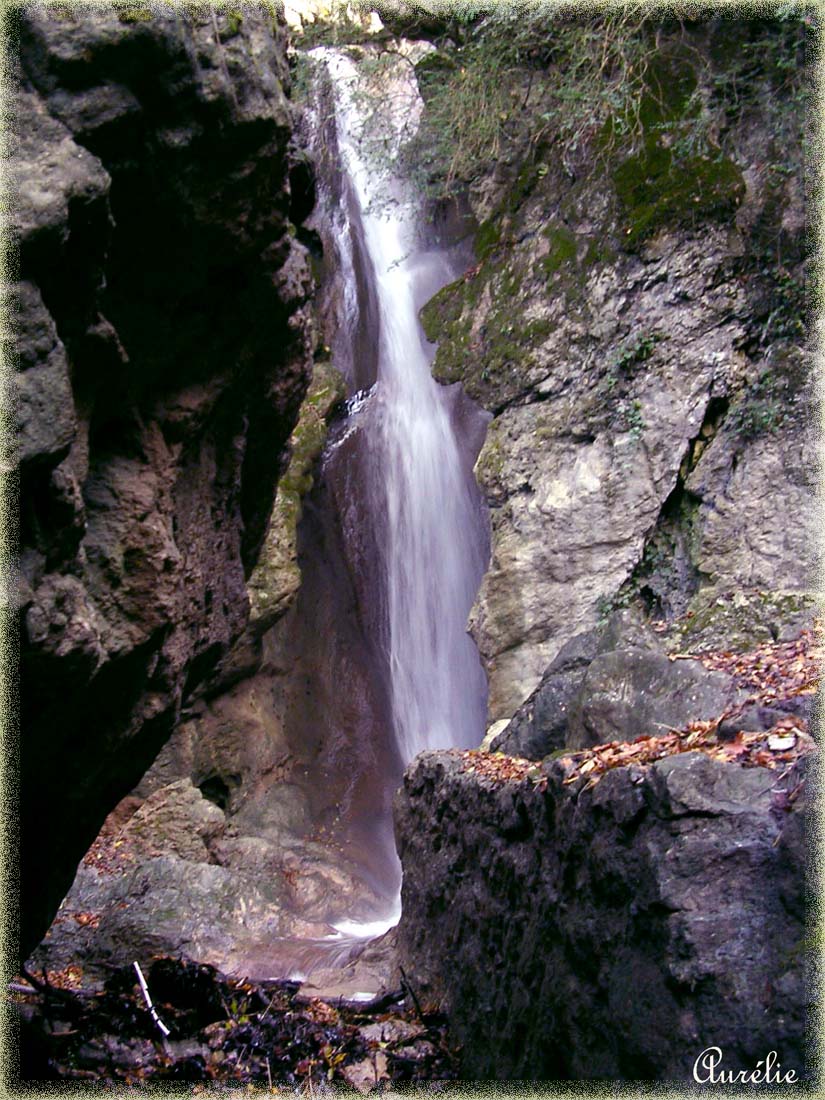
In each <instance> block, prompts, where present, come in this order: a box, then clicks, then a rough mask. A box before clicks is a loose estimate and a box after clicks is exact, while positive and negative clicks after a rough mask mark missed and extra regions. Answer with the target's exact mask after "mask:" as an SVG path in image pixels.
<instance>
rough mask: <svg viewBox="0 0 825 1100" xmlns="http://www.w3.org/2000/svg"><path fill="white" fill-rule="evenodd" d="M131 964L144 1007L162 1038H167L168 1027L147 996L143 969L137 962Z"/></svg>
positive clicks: (147, 989)
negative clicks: (138, 984)
mask: <svg viewBox="0 0 825 1100" xmlns="http://www.w3.org/2000/svg"><path fill="white" fill-rule="evenodd" d="M132 966H134V968H135V973H136V974H137V977H138V982H139V983H140V991H141V993H142V994H143V999H144V1001H146V1007H147V1008H148V1009H149V1015H150V1016H151V1017H152V1019H153V1020H154V1021H155V1023H156V1024H157V1028H158V1031H159V1032H160V1033H161V1035H162V1036H163V1037H164V1039H167V1038H168V1037H169V1034H170V1032H169V1028H168V1027H167V1026H166V1024H165V1023H164V1022H163V1020H161V1018H160V1016H158V1013H157V1009H156V1008H155V1006H154V1005H153V1004H152V998H151V997H150V996H149V987H148V986H147V984H146V979H145V978H144V976H143V971H142V970H141V969H140V965H139V963H136V962H135V963H132Z"/></svg>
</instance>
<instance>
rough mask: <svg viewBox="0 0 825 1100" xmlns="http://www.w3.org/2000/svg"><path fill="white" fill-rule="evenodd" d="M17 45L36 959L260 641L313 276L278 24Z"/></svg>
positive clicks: (29, 931) (27, 764)
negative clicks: (261, 563) (274, 514)
mask: <svg viewBox="0 0 825 1100" xmlns="http://www.w3.org/2000/svg"><path fill="white" fill-rule="evenodd" d="M144 16H145V17H144ZM15 26H16V30H17V31H18V32H19V35H18V38H17V42H16V51H15V54H14V56H13V57H12V59H11V63H12V65H13V66H14V68H15V72H16V73H17V75H19V77H20V85H19V89H18V95H17V99H16V104H15V117H14V125H13V127H12V132H11V134H10V152H11V154H12V157H11V180H12V185H13V189H14V204H13V209H12V217H11V228H10V234H11V238H12V242H13V244H14V245H15V246H17V248H18V255H19V280H20V281H19V284H18V286H17V288H16V291H15V293H14V294H13V295H12V296H11V306H12V319H13V328H14V337H15V342H16V347H15V351H16V364H15V365H16V367H17V374H16V382H17V415H18V427H19V455H20V459H21V523H20V541H21V556H20V561H21V570H22V574H23V576H22V579H21V584H20V590H19V599H18V602H19V604H20V610H21V618H22V627H23V630H22V638H21V724H22V729H23V736H22V737H21V797H20V805H21V808H22V809H21V834H22V857H21V859H22V894H21V920H22V927H21V938H22V941H23V942H22V948H23V954H24V955H25V954H26V953H27V952H28V951H29V950H30V949H31V948H32V947H33V946H34V944H35V943H36V942H37V940H38V939H39V938H40V937H41V936H42V934H43V932H44V931H45V929H46V927H47V925H48V922H49V920H50V918H51V917H52V915H53V914H54V912H55V910H56V908H57V905H58V903H59V901H60V899H61V897H63V895H64V894H65V893H66V891H67V889H68V887H69V885H70V883H71V880H72V876H73V874H74V872H75V869H76V867H77V864H78V861H79V860H80V857H81V856H82V855H83V853H84V851H85V850H86V849H87V848H88V846H89V844H90V843H91V841H92V840H93V838H94V836H95V834H96V833H97V831H98V829H99V828H100V826H101V823H102V821H103V819H104V817H105V816H106V814H107V812H108V811H109V810H110V809H111V808H112V807H113V806H114V805H115V804H116V803H117V802H118V800H119V799H120V798H121V797H123V796H124V795H125V794H126V793H127V792H128V791H129V790H130V788H132V787H133V786H134V785H135V784H136V783H137V782H138V780H139V779H140V777H141V775H142V774H143V773H144V772H145V771H146V769H147V768H148V766H149V765H150V764H151V762H152V760H153V758H154V757H155V756H156V754H157V752H158V750H159V749H160V747H161V746H162V745H163V743H164V741H165V740H166V738H167V737H168V736H169V734H170V732H171V730H172V728H173V727H174V725H175V723H176V721H177V719H178V716H179V714H180V710H181V706H182V703H183V700H184V699H185V698H187V697H190V696H192V694H193V693H195V692H196V690H197V689H198V686H199V685H200V684H201V683H202V682H203V681H204V679H205V678H206V677H208V676H209V674H210V672H211V671H212V670H213V669H214V668H215V666H216V664H217V662H218V661H219V660H220V659H221V657H222V656H223V655H224V654H225V653H226V652H227V651H228V649H229V647H230V646H231V644H232V642H233V641H234V640H235V639H236V638H237V637H238V636H239V635H240V634H241V632H242V631H243V629H244V626H245V624H246V621H247V615H248V600H247V593H246V584H245V582H246V577H247V575H248V573H249V572H250V571H251V569H252V568H253V566H254V564H255V561H256V558H257V555H258V553H259V550H260V547H261V544H262V542H263V539H264V536H265V533H266V529H267V525H268V522H269V516H270V514H271V511H272V504H273V498H274V493H275V485H276V481H277V478H278V475H279V473H280V471H281V469H282V467H283V465H284V463H285V459H286V449H287V448H286V445H287V440H288V438H289V435H290V432H291V430H292V427H293V425H294V423H295V419H296V416H297V411H298V407H299V404H300V401H301V399H302V396H303V393H304V391H305V388H306V384H307V375H308V362H309V329H308V318H307V307H306V301H307V297H308V294H309V290H310V285H311V282H310V276H309V270H308V265H307V260H306V253H305V250H304V248H303V246H302V245H300V244H299V243H298V242H297V240H296V239H295V236H294V228H293V229H291V228H290V224H289V218H290V210H291V207H290V204H291V197H290V192H289V170H290V157H291V153H290V144H289V143H290V133H291V128H292V120H293V116H292V108H291V105H290V103H289V101H288V99H287V94H286V87H287V82H288V72H287V66H286V58H285V34H284V28H283V25H282V22H281V21H280V17H278V16H275V15H273V14H271V13H269V12H267V11H266V10H265V9H263V8H260V9H259V8H250V9H249V10H248V11H247V10H246V9H245V10H244V15H243V18H242V19H241V20H240V21H239V24H238V26H235V25H234V23H233V20H232V19H231V18H230V16H229V15H228V14H227V12H226V11H223V10H221V11H215V12H213V11H209V10H207V9H203V10H199V11H194V10H192V11H187V12H186V13H181V12H173V11H171V10H165V9H163V8H152V9H147V10H146V12H145V13H144V12H143V11H141V13H140V14H139V16H135V15H134V13H130V12H126V11H125V10H120V9H117V8H114V7H105V6H103V7H92V8H90V7H75V8H61V9H59V10H58V9H56V8H52V7H45V6H39V5H26V6H25V8H24V9H23V10H21V11H19V12H18V13H17V14H16V15H15ZM215 870H216V869H214V868H213V869H212V870H209V871H205V872H204V874H207V875H209V874H212V873H213V872H214V871H215Z"/></svg>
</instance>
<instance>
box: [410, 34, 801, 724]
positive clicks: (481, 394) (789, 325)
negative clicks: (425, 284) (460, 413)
mask: <svg viewBox="0 0 825 1100" xmlns="http://www.w3.org/2000/svg"><path fill="white" fill-rule="evenodd" d="M761 33H765V32H764V29H762V28H760V27H759V26H758V25H757V23H756V21H754V23H748V22H746V23H742V24H738V25H734V24H730V23H724V22H721V21H719V20H716V21H714V20H710V21H707V20H702V19H699V20H697V22H696V23H695V24H690V23H688V24H687V25H685V26H683V27H682V28H681V31H680V32H679V33H678V34H674V35H673V36H672V37H671V38H668V37H667V35H666V34H662V35H661V37H657V39H656V52H655V60H654V61H651V64H650V69H649V72H648V91H647V92H646V93H645V96H644V97H642V99H641V101H640V106H639V112H640V118H641V123H642V124H643V130H642V133H641V136H640V137H639V138H638V140H637V143H636V146H635V148H633V149H631V148H625V149H624V150H623V149H622V147H621V145H619V146H618V147H615V148H612V149H611V150H610V152H609V153H606V152H605V150H604V144H605V141H606V138H605V134H606V132H607V131H606V128H603V129H602V131H600V133H599V134H597V135H596V136H595V137H594V138H591V140H590V141H589V142H587V143H585V145H584V146H583V148H580V149H579V150H578V152H576V153H574V154H570V153H569V150H568V151H565V148H564V143H563V142H562V141H556V140H554V134H553V131H552V127H547V128H546V132H545V133H544V135H543V137H542V139H541V140H540V141H538V143H537V144H535V145H534V146H533V147H532V148H529V149H527V148H522V149H516V151H515V153H513V152H512V151H511V155H510V156H509V159H508V160H505V161H504V162H502V163H500V164H499V165H498V166H497V167H496V170H495V172H493V173H492V175H488V176H487V177H485V178H483V179H480V180H476V181H475V183H474V185H473V188H472V189H471V191H472V199H473V203H474V208H475V211H476V213H477V215H478V219H479V221H480V223H481V224H480V228H479V230H478V232H477V234H476V242H475V244H476V259H477V263H476V264H475V265H474V266H473V267H471V268H470V269H469V270H468V271H467V272H466V274H465V275H464V276H463V278H461V279H459V280H458V281H457V282H455V283H454V284H452V285H451V286H450V287H447V288H445V289H444V290H443V291H441V292H440V293H439V294H438V295H436V297H435V298H434V299H432V300H431V301H430V302H429V304H428V305H427V306H426V307H425V308H424V310H423V311H422V317H423V320H424V323H425V326H426V328H427V331H428V335H429V336H430V338H431V339H433V340H437V341H438V352H437V356H436V360H435V366H434V371H435V374H436V377H438V378H440V379H442V380H443V381H445V382H455V381H461V382H462V383H463V384H464V386H465V388H466V390H467V392H468V393H469V394H470V395H471V396H472V397H473V398H475V399H476V400H477V401H479V402H480V403H482V404H483V405H484V406H485V407H486V408H487V409H489V410H490V411H491V412H493V413H494V414H495V418H494V420H493V422H492V424H491V425H490V427H489V429H488V432H487V440H486V443H485V445H484V449H483V451H482V453H481V456H480V458H479V461H478V464H477V476H478V478H479V481H480V483H481V486H482V488H483V490H484V492H485V493H486V496H487V499H488V501H489V503H490V506H491V509H492V532H493V535H492V563H491V567H490V569H489V571H488V573H487V576H486V577H485V580H484V582H483V585H482V589H481V592H480V595H479V598H478V601H477V605H476V608H475V611H474V614H473V620H472V628H473V633H474V636H475V638H476V639H477V641H478V644H479V647H480V650H481V653H482V656H483V658H484V662H485V665H486V668H487V671H488V674H489V677H490V720H491V721H495V720H500V719H505V718H509V717H510V716H511V715H512V714H513V712H514V710H515V709H516V708H517V707H518V706H519V704H520V703H522V702H523V700H524V699H525V697H526V696H527V695H528V694H529V693H530V692H531V691H532V690H533V689H534V688H535V687H536V685H537V683H538V681H539V679H540V677H541V675H542V673H543V671H544V669H545V668H546V667H547V665H548V664H549V663H550V662H551V661H552V659H553V658H554V657H555V656H556V655H557V654H558V652H559V650H560V649H561V647H562V646H563V645H564V644H565V642H567V641H568V640H569V639H570V638H571V637H573V636H574V635H576V634H578V633H580V632H581V631H583V630H586V629H589V628H592V627H594V626H595V625H596V623H597V622H598V621H599V620H600V619H603V618H604V617H605V615H606V614H607V613H608V612H609V611H610V610H612V609H613V608H615V607H616V606H623V605H626V604H628V603H634V604H636V605H638V606H640V607H641V608H642V609H643V610H645V611H646V612H648V613H653V614H654V615H657V616H660V617H668V618H669V617H672V616H673V615H679V614H681V613H683V612H685V611H686V610H688V609H690V608H692V607H693V606H694V605H693V604H691V601H692V600H693V599H694V598H697V599H699V600H705V602H707V597H708V592H709V591H710V590H713V591H716V592H718V593H719V594H730V593H731V592H732V591H738V590H742V589H748V590H763V591H764V590H768V591H774V592H777V591H786V590H790V591H797V590H806V589H807V590H810V589H812V588H813V587H814V579H813V577H812V571H813V568H814V562H815V555H814V529H813V519H814V514H815V512H814V507H813V501H814V486H815V465H816V463H815V456H814V446H815V432H814V426H813V423H812V408H813V383H812V370H811V363H810V354H809V351H810V349H809V348H808V347H807V345H806V337H805V327H804V316H805V308H806V306H805V281H806V277H807V276H806V271H807V268H806V262H805V256H806V243H805V234H806V219H805V204H804V173H803V152H802V149H803V140H804V132H803V131H804V105H803V106H800V105H799V104H796V105H794V104H793V103H792V102H791V101H788V102H787V103H785V101H784V100H783V98H782V93H780V91H779V90H778V83H777V82H778V81H781V77H780V76H778V75H777V72H778V70H777V69H772V68H771V64H772V62H771V60H770V59H769V58H767V57H763V58H762V60H761V61H760V60H759V59H756V60H755V61H750V62H748V65H749V68H748V74H749V75H748V80H749V84H748V90H747V95H746V96H745V97H744V98H743V99H742V101H741V103H739V105H738V106H737V107H736V109H732V108H731V105H730V103H727V102H725V103H723V102H722V98H723V97H722V95H721V93H720V91H719V89H720V88H724V87H726V86H727V85H726V84H725V82H726V81H728V82H730V81H731V80H732V79H733V78H732V77H731V66H733V65H734V63H738V62H737V61H736V59H737V58H741V57H742V56H747V57H748V58H753V57H754V45H753V43H752V42H751V38H755V36H757V35H758V34H761ZM775 34H776V36H777V37H776V38H775V40H774V42H775V44H776V43H779V42H780V40H781V33H780V30H779V29H777V30H776V32H775ZM766 41H767V39H766ZM746 47H748V49H750V51H751V52H749V53H747V54H745V53H744V52H743V51H744V50H745V48H746ZM650 48H651V50H652V49H653V45H652V43H651V47H650ZM778 48H779V47H778V45H777V49H778ZM769 52H770V51H769V50H767V51H763V53H765V54H768V53H769ZM651 56H653V55H651ZM763 62H764V64H763ZM783 63H784V61H783ZM794 63H796V62H794ZM427 64H428V65H429V66H430V68H431V69H432V68H433V65H434V63H433V62H432V61H431V60H429V61H428V62H427ZM525 80H526V78H525ZM533 100H534V102H533V103H532V105H531V109H532V110H533V111H536V112H541V111H542V109H543V107H542V104H541V101H540V100H536V96H535V94H534V96H533ZM525 102H526V100H525ZM701 135H704V136H701ZM700 137H701V140H700ZM680 142H681V143H682V145H683V146H685V147H686V148H687V149H688V151H687V152H685V151H684V150H682V149H681V147H680V148H679V150H678V156H677V145H678V143H680ZM690 142H693V143H694V145H695V146H696V149H697V151H695V152H691V151H690V149H691V148H692V147H691V146H690Z"/></svg>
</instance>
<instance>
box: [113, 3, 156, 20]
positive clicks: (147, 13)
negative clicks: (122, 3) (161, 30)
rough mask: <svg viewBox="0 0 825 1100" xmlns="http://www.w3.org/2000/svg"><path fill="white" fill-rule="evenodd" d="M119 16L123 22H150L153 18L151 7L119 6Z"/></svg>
mask: <svg viewBox="0 0 825 1100" xmlns="http://www.w3.org/2000/svg"><path fill="white" fill-rule="evenodd" d="M117 17H118V20H119V22H121V23H148V22H149V20H150V19H151V18H152V9H151V8H137V7H127V8H119V9H118V13H117Z"/></svg>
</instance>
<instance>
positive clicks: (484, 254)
mask: <svg viewBox="0 0 825 1100" xmlns="http://www.w3.org/2000/svg"><path fill="white" fill-rule="evenodd" d="M501 232H502V230H501V218H500V217H499V216H498V215H495V214H494V215H492V217H489V218H488V219H487V221H486V222H482V223H481V225H480V226H479V227H478V230H477V232H476V235H475V238H474V240H473V247H474V249H475V254H476V259H478V260H480V261H482V262H483V261H484V260H486V259H487V258H488V257H489V256H490V255H492V253H493V252H495V250H496V249H497V248H498V246H499V244H500V243H501Z"/></svg>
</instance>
